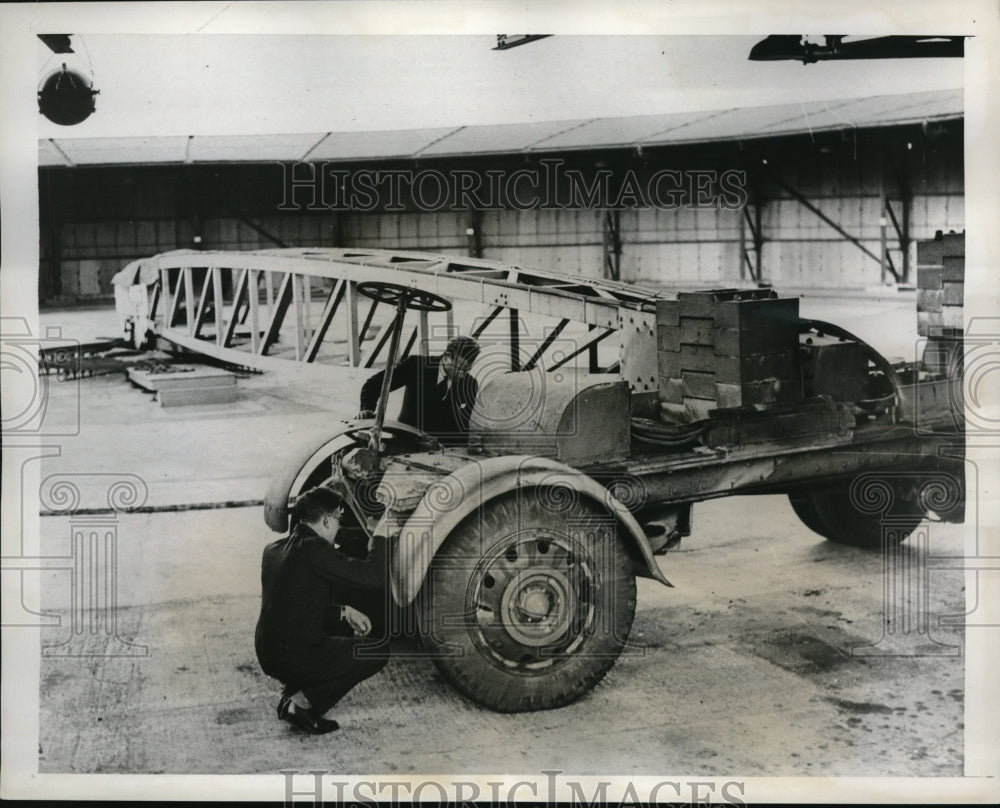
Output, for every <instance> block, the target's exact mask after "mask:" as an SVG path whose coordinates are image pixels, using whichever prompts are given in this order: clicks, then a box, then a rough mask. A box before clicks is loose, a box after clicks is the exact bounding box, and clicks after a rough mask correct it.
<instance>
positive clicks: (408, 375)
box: [361, 356, 479, 445]
mask: <svg viewBox="0 0 1000 808" xmlns="http://www.w3.org/2000/svg"><path fill="white" fill-rule="evenodd" d="M440 369H441V357H438V356H430V357H428V356H410V357H407V358H406V359H404V360H403V361H402V362H400V363H399V364H398V365H396V368H395V370H394V371H393V373H392V389H393V390H398V389H399V388H400V387H404V386H405V387H406V392H405V393H404V394H403V408H402V410H401V411H400V413H399V420H400V421H402V422H403V423H404V424H409V425H410V426H413V427H416V428H417V429H420V430H422V431H424V432H427V433H428V434H431V435H434V436H435V437H436V438H438V439H439V440H440V441H441V442H442V443H445V444H453V445H454V444H462V443H465V442H466V441H467V440H468V434H469V416H471V415H472V408H473V406H474V405H475V403H476V396H477V395H478V394H479V385H478V384H477V383H476V380H475V379H474V378H473V377H472V375H471V374H465V375H464V376H463V377H462V378H461V379H460V380H458V381H456V382H454V383H453V384H451V385H448V383H447V381H446V380H442V381H441V382H440V384H439V383H438V375H439V373H440ZM384 377H385V371H380V372H379V373H376V374H375V375H373V376H372V377H371V378H369V379H368V380H367V381H366V382H365V383H364V386H363V387H362V388H361V409H362V410H372V411H374V410H375V407H376V405H377V404H378V396H379V393H380V392H381V390H382V381H383V379H384Z"/></svg>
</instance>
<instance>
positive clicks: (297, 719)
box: [283, 703, 340, 735]
mask: <svg viewBox="0 0 1000 808" xmlns="http://www.w3.org/2000/svg"><path fill="white" fill-rule="evenodd" d="M283 718H284V720H285V721H287V722H288V723H289V724H291V725H292V726H293V727H298V728H299V729H301V730H305V731H306V732H310V733H312V734H313V735H326V733H328V732H333V731H334V730H338V729H340V724H338V723H337V722H336V721H330V720H328V719H326V718H323V716H322V715H320V714H319V713H317V712H316V711H315V710H314V709H312V708H309V709H308V710H306V709H303V708H302V707H299V706H298V705H297V704H294V703H292V704H289V705H288V707H287V708H286V710H285V715H284V716H283Z"/></svg>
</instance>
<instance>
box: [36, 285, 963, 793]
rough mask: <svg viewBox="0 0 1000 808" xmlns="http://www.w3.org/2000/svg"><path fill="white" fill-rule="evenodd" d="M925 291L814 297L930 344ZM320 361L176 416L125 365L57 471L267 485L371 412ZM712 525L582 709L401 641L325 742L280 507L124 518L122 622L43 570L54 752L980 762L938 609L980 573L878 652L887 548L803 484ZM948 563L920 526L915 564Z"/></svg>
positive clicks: (86, 334) (259, 761)
mask: <svg viewBox="0 0 1000 808" xmlns="http://www.w3.org/2000/svg"><path fill="white" fill-rule="evenodd" d="M912 305H913V304H912V299H910V300H904V299H901V300H898V301H897V300H893V301H890V302H888V303H886V302H882V303H880V304H878V303H870V304H869V303H868V302H867V301H861V302H859V301H858V300H855V299H842V300H841V299H824V300H821V301H817V302H815V303H809V304H804V305H803V314H804V315H805V316H821V317H823V318H824V319H828V320H831V321H833V322H837V323H838V324H841V325H843V326H844V327H847V328H848V329H852V330H855V331H856V332H857V333H859V334H860V335H861V336H863V337H865V338H867V339H869V340H871V341H872V342H873V343H874V344H875V345H876V347H879V348H880V349H881V350H883V351H884V352H886V353H889V354H895V355H907V346H909V345H912V344H913V342H914V341H915V338H916V337H915V334H913V333H912V331H913V329H912V326H908V325H907V323H908V322H909V320H908V319H907V318H908V317H910V316H912V315H911V312H912ZM875 312H880V313H881V314H880V316H879V317H877V318H876V317H873V316H872V315H873V313H875ZM105 315H106V316H107V317H109V318H112V317H113V315H112V314H111V313H110V312H109V311H108V312H97V311H89V312H88V311H70V312H48V313H45V314H44V315H43V318H42V320H43V324H44V323H46V322H49V323H54V322H59V323H60V324H62V325H63V327H64V335H65V336H71V337H74V338H76V339H80V340H86V339H89V338H92V337H93V336H97V335H98V334H99V333H107V331H108V330H109V329H104V331H103V332H101V330H100V328H101V326H100V325H99V323H100V319H99V318H100V317H103V316H105ZM841 315H843V316H841ZM112 322H113V319H112ZM908 328H909V331H908V330H907V329H908ZM95 331H96V332H97V333H94V332H95ZM910 353H912V348H911V349H910ZM310 370H311V369H302V370H296V369H289V371H287V372H285V371H282V372H281V373H268V374H264V375H261V376H252V377H248V378H245V379H241V380H240V381H239V382H238V388H239V390H240V399H239V400H238V401H237V402H236V403H235V404H229V405H203V406H196V407H183V408H177V409H174V410H165V409H162V408H160V407H159V406H158V405H157V404H156V403H155V402H153V401H152V399H151V397H150V395H149V394H147V393H143V392H141V391H140V390H138V389H136V388H134V387H131V386H130V385H128V384H127V383H125V382H123V381H122V380H121V378H120V377H117V376H104V377H95V378H91V379H84V380H80V381H71V382H64V383H60V382H54V381H53V382H51V383H50V392H49V398H50V412H49V416H48V417H49V418H51V419H52V422H53V423H69V422H72V420H73V419H74V418H76V417H79V418H80V430H79V434H78V435H77V436H75V437H67V438H63V439H60V441H59V444H60V451H61V454H60V455H59V456H58V457H52V458H48V459H46V460H44V461H43V468H42V477H43V479H45V478H46V477H47V476H48V475H51V474H60V475H73V476H72V479H73V480H74V481H75V483H76V484H77V486H78V488H79V490H80V492H81V505H82V506H83V507H100V505H102V504H103V503H104V500H105V499H106V488H107V478H106V477H103V476H101V475H106V474H119V475H120V474H126V473H127V474H134V475H137V476H138V477H139V478H141V479H142V480H143V481H144V482H145V484H146V486H147V487H148V499H147V502H148V503H149V504H153V505H176V504H183V503H190V502H222V501H226V500H246V499H256V498H260V497H261V496H263V492H264V490H265V489H266V486H267V484H268V482H269V481H270V479H271V476H272V475H273V474H274V472H275V470H276V469H277V468H278V466H279V465H280V463H281V460H282V459H283V457H284V456H285V455H286V454H287V452H288V447H289V446H290V445H291V444H292V443H293V442H296V441H299V440H315V439H316V438H317V437H318V436H319V435H321V434H323V433H324V432H325V431H326V430H327V429H329V428H330V425H331V422H332V421H336V420H337V419H339V418H341V417H349V416H351V415H353V413H354V411H355V409H356V407H355V402H356V400H357V390H358V389H359V386H360V383H361V380H362V378H363V376H364V375H365V374H364V372H361V373H360V374H357V373H354V372H350V371H343V372H340V371H338V372H336V373H335V375H331V374H329V373H325V374H316V373H311V372H309V371H310ZM77 414H79V416H78V415H77ZM81 518H82V517H68V516H47V517H43V519H42V534H41V540H42V553H43V555H68V554H70V552H71V547H70V536H71V533H72V531H73V530H74V529H75V528H79V527H80V524H81V523H80V519H81ZM694 518H695V532H694V534H693V535H692V536H691V537H690V538H688V539H685V540H684V542H683V543H682V545H681V548H680V549H679V550H677V551H673V552H671V553H670V554H668V555H667V556H665V557H661V558H660V564H661V567H662V569H663V570H664V572H665V573H666V574H667V576H668V577H669V578H670V579H671V580H672V581H673V582H674V583H675V584H676V588H675V589H666V588H663V587H660V586H659V585H658V584H654V583H652V582H649V581H640V589H639V609H638V613H637V618H636V624H635V627H634V631H633V636H632V645H631V646H630V647H629V648H628V649H627V651H626V654H625V655H624V656H623V657H622V659H621V660H619V662H618V664H617V665H616V666H615V668H614V669H613V670H612V672H611V674H610V675H609V676H608V678H607V679H606V680H605V681H604V682H603V683H602V684H601V685H600V686H599V687H598V688H597V689H596V690H595V691H594V692H593V693H591V694H590V695H589V696H587V697H586V698H584V699H582V700H581V701H579V702H577V703H576V704H573V705H571V706H569V707H566V708H563V709H560V710H555V711H548V712H542V713H534V714H521V715H514V716H504V715H497V714H494V713H491V712H488V711H484V710H482V709H480V708H478V707H476V706H475V705H473V704H471V703H469V702H467V701H466V700H464V699H463V698H462V697H461V696H459V695H458V694H456V693H455V692H454V691H452V690H451V688H450V687H449V686H448V685H447V684H446V683H445V682H444V681H443V680H442V679H441V677H440V676H439V674H438V673H437V671H436V669H435V668H434V666H433V665H432V664H431V663H430V662H429V661H427V660H422V659H418V658H415V657H414V656H412V653H413V652H414V651H415V650H416V649H415V648H413V647H411V646H408V645H406V644H405V643H401V644H399V647H398V649H397V651H398V653H397V656H396V657H395V658H394V659H393V660H392V662H391V663H390V664H389V666H388V667H387V668H386V670H385V671H383V672H382V673H381V674H379V675H378V676H377V677H375V678H373V679H371V680H369V681H368V682H365V683H363V684H362V685H360V686H359V687H358V688H357V689H356V690H355V691H353V692H352V693H351V694H350V695H349V696H348V697H347V698H346V699H345V700H344V701H343V702H342V704H341V705H340V706H339V707H338V710H337V716H336V717H337V718H338V720H340V722H341V724H342V725H343V728H342V730H341V731H340V732H339V733H337V734H336V735H335V736H333V738H329V737H326V738H314V737H309V736H302V735H298V734H295V733H294V732H292V731H291V730H290V729H289V728H288V727H287V726H286V725H284V724H283V723H280V722H278V721H277V720H276V719H275V717H274V703H275V701H276V697H277V692H278V687H277V685H276V683H274V682H273V681H271V680H269V679H267V677H265V676H264V675H263V674H262V673H261V672H260V670H259V668H258V666H257V663H256V660H255V658H254V652H253V627H254V623H255V621H256V617H257V611H258V609H259V561H260V552H261V549H262V548H263V546H264V545H265V544H266V543H267V542H268V541H271V540H272V539H273V538H274V535H273V534H271V533H270V532H269V530H268V529H267V527H266V526H265V525H264V523H263V520H262V518H261V512H260V509H259V508H257V507H247V508H228V509H219V510H199V511H190V512H167V513H150V514H133V515H121V516H119V517H117V518H115V517H112V518H111V520H110V521H109V520H108V519H107V518H106V517H105V522H104V523H103V528H102V529H104V530H105V531H106V532H107V531H109V532H112V533H114V534H115V536H116V545H117V552H118V556H117V576H116V578H115V580H116V582H117V589H116V591H115V592H114V595H113V601H114V602H113V605H114V609H113V610H111V611H112V612H113V614H114V615H115V617H116V620H117V627H116V628H117V630H116V632H115V634H113V635H111V636H109V635H107V634H105V633H103V632H101V631H98V632H97V633H96V634H90V633H89V632H87V631H84V632H83V634H82V635H80V636H74V635H73V633H72V632H73V626H74V620H73V619H72V618H71V604H72V603H73V596H74V590H73V587H72V576H71V575H70V573H69V572H68V571H59V570H52V571H49V572H46V573H43V606H44V608H45V609H47V610H50V611H52V612H53V613H55V614H58V615H60V617H61V618H62V625H61V626H58V627H51V628H47V629H44V630H43V632H42V635H43V636H42V642H43V645H44V646H48V647H47V648H45V649H44V651H43V659H42V666H41V694H40V695H41V725H40V753H39V766H40V770H41V771H42V772H134V773H154V772H166V773H234V774H237V773H273V772H276V771H278V770H280V769H282V768H296V769H300V770H305V769H308V768H310V767H316V768H322V769H326V770H335V771H342V772H355V771H366V772H384V773H392V772H399V773H405V772H432V771H438V772H440V771H446V772H454V773H462V772H501V773H502V772H523V771H534V772H539V771H541V770H543V769H560V770H562V771H564V772H570V773H600V772H613V773H615V774H620V775H625V774H636V775H638V774H656V773H659V772H664V771H685V772H689V773H699V774H726V775H737V776H755V775H756V776H765V775H773V776H790V775H819V774H822V775H828V776H833V775H838V776H860V775H890V774H891V775H913V776H923V777H927V776H946V775H947V776H959V775H961V774H962V767H963V723H962V722H963V699H964V664H963V644H964V637H963V632H962V630H961V628H959V627H948V626H940V625H938V618H939V617H941V616H947V615H957V614H961V613H963V612H964V611H965V594H964V588H963V577H962V573H961V571H953V570H931V571H929V572H928V575H927V578H926V580H927V582H928V583H927V590H926V591H927V598H928V600H927V607H926V610H925V611H923V612H921V614H920V617H921V618H923V619H926V621H927V622H926V624H920V625H919V626H917V629H919V630H917V629H915V630H914V631H912V632H910V633H908V634H903V633H901V632H897V633H896V634H895V635H893V636H892V637H889V638H887V639H889V640H891V642H882V643H881V644H879V645H878V646H877V649H876V650H877V651H878V653H879V654H880V655H870V656H857V655H853V656H852V653H851V648H852V646H855V645H858V644H864V643H877V642H878V641H879V640H880V638H882V637H883V634H884V630H885V627H886V625H887V622H886V620H887V617H888V616H889V615H888V612H887V607H886V604H885V602H884V594H883V581H884V577H883V568H882V559H881V558H880V556H879V554H877V553H875V554H872V553H866V552H863V551H859V550H853V549H849V548H843V547H839V546H837V545H833V544H830V543H828V542H824V541H823V540H822V539H820V538H819V537H818V536H816V535H814V534H812V533H811V532H810V531H809V530H808V529H806V528H805V527H804V526H802V525H801V524H800V523H799V522H798V520H797V519H796V517H795V516H794V514H793V513H792V511H791V509H790V507H789V506H788V504H787V500H785V499H784V498H783V497H758V498H745V497H744V498H733V499H729V500H722V501H716V502H712V503H706V504H704V505H701V506H699V507H696V509H695V516H694ZM928 541H929V543H930V548H931V550H933V552H934V553H935V554H939V553H940V554H947V553H954V554H960V553H961V550H962V528H961V526H950V525H939V524H934V525H931V526H930V527H929V533H928ZM926 555H927V547H926V546H923V547H921V546H920V543H919V542H915V541H914V540H913V539H911V541H910V542H908V544H907V546H906V550H905V553H904V558H905V559H907V561H908V562H911V563H915V564H916V565H917V566H916V567H914V568H915V569H917V568H919V565H920V564H921V563H922V562H923V560H925V559H926ZM77 595H79V593H77ZM108 597H111V596H108ZM92 615H93V612H92V611H91V610H88V609H84V611H83V612H81V617H82V619H83V620H88V619H89V618H90V617H91V616H92ZM888 626H889V628H890V629H892V628H894V626H893V624H892V623H889V624H888ZM924 626H930V627H931V628H930V629H926V630H924V628H923V627H924ZM69 653H72V654H77V655H76V656H56V655H57V654H69Z"/></svg>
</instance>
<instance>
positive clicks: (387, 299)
mask: <svg viewBox="0 0 1000 808" xmlns="http://www.w3.org/2000/svg"><path fill="white" fill-rule="evenodd" d="M358 291H359V292H361V294H363V295H364V296H365V297H370V298H371V299H372V300H377V301H379V303H390V304H391V305H393V306H396V305H398V304H399V301H400V300H403V301H404V305H405V307H406V308H408V309H416V310H417V311H451V301H450V300H445V299H444V298H443V297H441V296H440V295H436V294H434V292H427V291H425V290H423V289H414V288H413V287H411V286H400V285H399V284H398V283H386V282H385V281H362V282H361V283H359V284H358Z"/></svg>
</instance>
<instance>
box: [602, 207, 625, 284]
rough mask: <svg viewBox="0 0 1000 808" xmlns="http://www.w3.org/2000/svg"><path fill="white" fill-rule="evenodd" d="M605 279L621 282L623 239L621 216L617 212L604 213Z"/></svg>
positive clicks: (608, 211)
mask: <svg viewBox="0 0 1000 808" xmlns="http://www.w3.org/2000/svg"><path fill="white" fill-rule="evenodd" d="M603 230H604V241H603V252H604V277H605V278H608V279H610V280H613V281H617V280H621V260H622V237H621V214H620V212H619V211H617V210H607V211H605V212H604V227H603Z"/></svg>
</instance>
